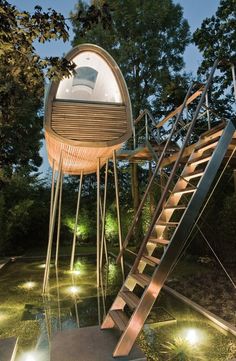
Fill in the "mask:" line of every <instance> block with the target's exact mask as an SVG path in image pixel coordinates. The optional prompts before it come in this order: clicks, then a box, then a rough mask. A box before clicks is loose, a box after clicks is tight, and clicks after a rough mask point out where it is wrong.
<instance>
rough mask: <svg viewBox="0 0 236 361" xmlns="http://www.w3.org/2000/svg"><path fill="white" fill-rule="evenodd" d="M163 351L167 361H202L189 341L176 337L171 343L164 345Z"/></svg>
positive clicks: (198, 352)
mask: <svg viewBox="0 0 236 361" xmlns="http://www.w3.org/2000/svg"><path fill="white" fill-rule="evenodd" d="M164 348H165V351H163V353H166V354H167V355H168V357H169V358H168V361H170V360H173V361H174V360H176V361H197V360H204V358H203V356H202V355H201V353H200V351H199V350H197V348H196V347H194V346H193V345H191V344H190V343H189V341H187V340H186V339H184V338H181V337H176V338H175V339H174V341H173V342H167V343H166V344H165V345H164Z"/></svg>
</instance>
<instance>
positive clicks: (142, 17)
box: [72, 0, 189, 238]
mask: <svg viewBox="0 0 236 361" xmlns="http://www.w3.org/2000/svg"><path fill="white" fill-rule="evenodd" d="M108 3H109V8H110V11H111V26H109V27H108V28H107V29H106V31H104V28H103V26H102V23H99V24H95V25H94V27H93V28H91V29H88V31H87V32H86V34H83V27H81V23H79V22H78V21H77V20H76V18H75V14H72V17H73V18H74V20H72V23H73V29H74V32H75V37H74V40H73V45H78V44H81V43H85V42H91V43H95V44H97V45H100V46H102V47H103V48H105V49H106V50H107V51H108V52H109V53H110V54H111V55H112V56H113V57H114V59H115V60H116V61H117V63H118V65H119V66H120V68H121V71H122V73H123V75H124V77H125V80H126V82H127V85H128V89H129V92H130V96H131V101H132V106H133V115H134V118H135V117H137V116H138V115H139V112H140V110H141V109H145V108H149V109H151V111H152V112H153V113H154V114H155V115H159V116H160V115H162V113H163V110H165V112H166V111H168V110H172V108H173V107H175V106H176V105H179V104H180V103H181V102H182V100H183V96H184V92H185V88H186V82H185V77H184V76H183V75H182V73H181V71H182V69H183V66H184V62H183V53H184V50H185V47H186V45H187V44H188V43H189V25H188V23H187V21H186V20H185V19H183V11H182V8H181V6H180V5H179V4H174V3H173V1H172V0H160V1H156V0H149V1H142V0H121V1H115V0H110V1H109V2H108ZM78 11H79V13H80V14H83V13H86V12H87V11H88V5H87V4H86V3H85V1H79V3H78ZM163 103H164V107H163V105H162V104H163ZM138 173H139V172H138V166H137V165H136V164H134V165H132V194H133V203H134V212H136V210H137V208H138V205H139V203H140V192H139V187H138V178H140V177H139V174H138ZM140 224H141V223H140ZM140 233H142V232H141V227H139V229H138V230H137V233H136V235H137V236H138V237H139V234H140ZM139 238H140V237H139Z"/></svg>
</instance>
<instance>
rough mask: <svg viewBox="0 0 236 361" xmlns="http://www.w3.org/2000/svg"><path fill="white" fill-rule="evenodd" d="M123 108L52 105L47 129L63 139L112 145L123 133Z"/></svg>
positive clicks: (124, 120)
mask: <svg viewBox="0 0 236 361" xmlns="http://www.w3.org/2000/svg"><path fill="white" fill-rule="evenodd" d="M126 117H127V114H126V107H125V106H124V105H110V104H109V105H104V104H96V105H94V104H92V105H91V104H86V103H81V102H76V103H75V102H74V103H70V102H63V101H54V102H53V108H52V120H51V126H52V129H53V130H54V132H55V133H56V134H58V135H60V136H62V137H64V138H67V139H71V140H77V141H85V142H89V141H94V140H98V139H99V141H102V142H103V141H112V140H117V139H119V138H120V137H122V136H123V135H124V134H125V133H126V132H127V120H126Z"/></svg>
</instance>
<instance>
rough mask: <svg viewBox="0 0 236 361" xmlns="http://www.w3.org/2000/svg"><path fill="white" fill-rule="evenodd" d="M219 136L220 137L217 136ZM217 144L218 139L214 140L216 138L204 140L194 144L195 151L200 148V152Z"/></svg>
mask: <svg viewBox="0 0 236 361" xmlns="http://www.w3.org/2000/svg"><path fill="white" fill-rule="evenodd" d="M218 138H220V137H218ZM217 144H218V139H217V141H216V138H213V139H210V140H209V141H208V142H204V143H202V144H199V145H196V147H195V151H198V150H201V151H202V152H205V151H206V150H208V149H212V148H215V147H216V146H217Z"/></svg>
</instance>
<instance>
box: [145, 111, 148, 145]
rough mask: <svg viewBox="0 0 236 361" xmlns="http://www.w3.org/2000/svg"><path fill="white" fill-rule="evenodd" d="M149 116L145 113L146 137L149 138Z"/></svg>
mask: <svg viewBox="0 0 236 361" xmlns="http://www.w3.org/2000/svg"><path fill="white" fill-rule="evenodd" d="M148 138H149V137H148V116H147V114H145V139H146V141H147V140H148Z"/></svg>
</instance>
